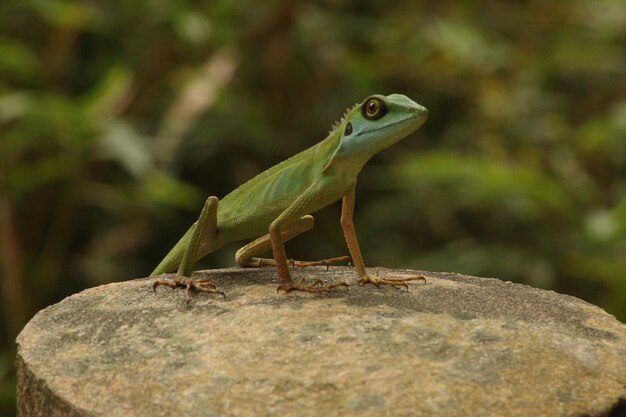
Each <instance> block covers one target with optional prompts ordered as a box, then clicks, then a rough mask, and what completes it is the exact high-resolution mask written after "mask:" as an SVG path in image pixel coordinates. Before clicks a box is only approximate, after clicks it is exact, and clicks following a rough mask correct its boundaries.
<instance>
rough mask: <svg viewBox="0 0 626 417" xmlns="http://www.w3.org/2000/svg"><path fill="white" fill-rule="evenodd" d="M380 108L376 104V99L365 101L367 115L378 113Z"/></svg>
mask: <svg viewBox="0 0 626 417" xmlns="http://www.w3.org/2000/svg"><path fill="white" fill-rule="evenodd" d="M379 109H380V106H379V104H378V101H377V100H370V101H369V102H368V103H367V115H368V116H370V117H371V116H376V113H378V110H379Z"/></svg>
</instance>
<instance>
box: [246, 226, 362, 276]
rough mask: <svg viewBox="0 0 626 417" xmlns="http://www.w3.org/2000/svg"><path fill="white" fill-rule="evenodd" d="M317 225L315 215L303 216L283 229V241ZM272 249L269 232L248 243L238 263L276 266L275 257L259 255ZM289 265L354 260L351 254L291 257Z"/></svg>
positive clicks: (306, 265) (314, 264)
mask: <svg viewBox="0 0 626 417" xmlns="http://www.w3.org/2000/svg"><path fill="white" fill-rule="evenodd" d="M314 225H315V220H314V219H313V216H311V215H306V216H302V217H300V218H298V219H296V220H294V221H293V222H291V223H289V225H287V226H286V227H285V230H283V231H282V238H283V242H286V241H288V240H290V239H293V238H294V237H296V236H298V235H300V234H302V233H304V232H306V231H308V230H311V229H312V228H313V226H314ZM271 250H272V238H271V237H270V235H269V234H267V235H264V236H261V237H260V238H258V239H256V240H254V241H252V242H250V243H248V244H247V245H245V246H244V247H242V248H241V249H239V250H238V251H237V253H236V254H235V261H236V262H237V265H239V266H242V267H248V268H257V267H263V266H276V260H275V259H273V258H259V257H258V256H259V255H261V254H263V253H265V252H269V251H271ZM287 262H288V263H289V265H291V266H293V267H296V268H305V267H308V266H326V267H327V268H328V266H329V265H331V264H334V263H339V262H352V260H351V259H350V257H349V256H338V257H336V258H328V259H321V260H319V261H295V260H293V259H289V260H288V261H287Z"/></svg>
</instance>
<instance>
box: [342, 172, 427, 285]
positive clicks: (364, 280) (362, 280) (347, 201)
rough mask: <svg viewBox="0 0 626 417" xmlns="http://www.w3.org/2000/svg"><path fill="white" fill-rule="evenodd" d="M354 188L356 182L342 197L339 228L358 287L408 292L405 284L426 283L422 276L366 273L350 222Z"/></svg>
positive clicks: (352, 211) (352, 212) (352, 213)
mask: <svg viewBox="0 0 626 417" xmlns="http://www.w3.org/2000/svg"><path fill="white" fill-rule="evenodd" d="M355 186H356V182H355V183H353V184H352V185H351V186H350V188H349V189H348V191H347V192H346V194H345V195H344V196H343V199H342V205H341V228H342V229H343V234H344V236H345V238H346V244H347V245H348V249H349V251H350V256H351V257H352V261H353V263H354V266H355V268H356V272H357V274H358V275H359V285H366V284H373V285H376V286H381V285H392V286H402V287H405V288H406V289H407V290H408V289H409V286H408V284H407V283H408V282H410V281H424V282H426V278H425V277H423V276H412V277H405V278H379V277H374V276H371V275H369V274H368V273H367V271H366V269H365V264H364V262H363V256H362V255H361V249H360V248H359V242H358V240H357V238H356V232H355V230H354V224H353V222H352V218H353V215H354V200H355V198H354V197H355V193H354V189H355Z"/></svg>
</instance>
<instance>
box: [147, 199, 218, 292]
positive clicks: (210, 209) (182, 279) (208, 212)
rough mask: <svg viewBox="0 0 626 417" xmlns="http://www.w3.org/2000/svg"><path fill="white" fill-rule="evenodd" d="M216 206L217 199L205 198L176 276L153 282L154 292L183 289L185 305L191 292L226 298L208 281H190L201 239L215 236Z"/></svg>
mask: <svg viewBox="0 0 626 417" xmlns="http://www.w3.org/2000/svg"><path fill="white" fill-rule="evenodd" d="M217 204H218V198H217V197H215V196H211V197H209V198H207V200H206V202H205V203H204V207H203V208H202V212H201V213H200V217H199V218H198V221H197V222H196V223H195V224H194V225H193V226H192V227H193V233H192V234H191V237H190V239H189V241H188V242H187V246H186V247H185V252H184V254H183V257H182V260H181V262H180V264H179V267H178V271H177V272H176V276H175V277H174V279H173V280H171V281H165V280H159V281H155V282H154V284H152V289H153V290H154V291H155V292H156V288H157V287H158V286H160V285H164V286H166V287H170V288H185V302H186V303H187V304H188V303H189V300H190V298H191V295H190V292H191V290H196V291H201V292H206V293H210V294H221V295H222V296H223V297H224V298H226V294H224V292H223V291H220V290H218V289H217V288H216V287H215V285H214V284H213V283H211V282H210V281H209V280H208V279H195V280H194V279H191V272H192V268H193V264H194V262H195V261H196V258H197V254H198V248H199V246H200V242H201V241H202V237H203V236H204V237H207V238H214V237H215V236H216V235H217Z"/></svg>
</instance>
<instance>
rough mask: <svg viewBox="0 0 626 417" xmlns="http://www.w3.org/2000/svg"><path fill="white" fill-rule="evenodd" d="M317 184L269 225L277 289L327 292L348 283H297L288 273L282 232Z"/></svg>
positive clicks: (314, 192) (302, 281) (305, 203)
mask: <svg viewBox="0 0 626 417" xmlns="http://www.w3.org/2000/svg"><path fill="white" fill-rule="evenodd" d="M318 186H319V184H316V183H314V184H313V185H311V186H310V187H309V188H308V189H307V190H306V191H305V192H304V193H303V194H302V195H300V196H299V197H298V198H297V199H296V200H295V201H294V202H293V203H292V204H291V205H290V206H289V207H287V209H286V210H285V211H283V212H282V213H281V215H280V216H278V218H276V220H274V221H273V222H272V223H271V224H270V226H269V237H270V242H271V244H272V251H273V253H274V261H275V262H276V270H277V271H278V279H279V282H280V284H279V286H278V288H277V291H281V290H282V291H284V292H291V291H306V292H315V293H320V292H328V291H330V290H331V289H333V288H337V287H346V289H347V288H348V284H346V283H345V282H340V283H337V284H331V285H323V283H322V282H321V281H320V280H318V281H316V282H314V283H313V284H311V285H307V284H305V283H304V280H301V281H300V282H298V283H294V282H293V280H292V279H291V274H290V273H289V262H288V261H287V254H286V253H285V245H284V240H283V233H284V231H285V228H286V227H287V226H288V225H289V224H290V223H292V222H293V219H294V218H298V217H299V216H300V215H301V211H304V210H306V207H307V206H308V205H309V204H310V203H311V201H312V200H313V199H314V198H315V196H316V194H317V191H318V189H317V188H316V187H318Z"/></svg>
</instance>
